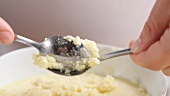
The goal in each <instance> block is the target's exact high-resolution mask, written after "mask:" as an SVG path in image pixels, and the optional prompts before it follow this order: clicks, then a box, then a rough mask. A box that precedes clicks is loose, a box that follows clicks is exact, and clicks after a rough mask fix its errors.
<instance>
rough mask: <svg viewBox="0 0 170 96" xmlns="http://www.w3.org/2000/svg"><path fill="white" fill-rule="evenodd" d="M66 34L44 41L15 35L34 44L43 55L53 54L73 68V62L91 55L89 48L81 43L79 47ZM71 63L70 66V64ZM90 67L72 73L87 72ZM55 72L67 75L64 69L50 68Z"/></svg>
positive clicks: (16, 37)
mask: <svg viewBox="0 0 170 96" xmlns="http://www.w3.org/2000/svg"><path fill="white" fill-rule="evenodd" d="M63 37H64V36H60V35H58V36H52V37H49V38H46V39H45V40H44V41H43V42H40V43H39V42H36V41H33V40H31V39H28V38H26V37H23V36H20V35H15V40H16V41H17V42H20V43H23V44H26V45H29V46H33V47H35V48H36V49H38V50H39V53H40V54H41V55H51V56H53V57H55V58H56V60H57V61H58V62H60V63H62V64H63V66H64V67H66V68H68V69H70V70H71V68H72V66H71V65H72V63H74V62H76V61H80V60H81V59H82V58H88V57H91V53H90V52H89V50H88V49H87V48H86V47H85V46H84V45H83V44H81V46H79V47H77V46H76V45H75V44H74V43H73V42H69V41H68V40H66V39H64V38H63ZM68 65H69V66H68ZM87 69H89V67H88V66H87V67H86V68H85V69H84V70H83V71H77V70H72V71H71V72H70V75H78V74H81V73H83V72H85V71H86V70H87ZM48 70H50V71H52V72H54V73H57V74H61V75H66V74H65V71H64V70H62V71H61V70H59V69H48Z"/></svg>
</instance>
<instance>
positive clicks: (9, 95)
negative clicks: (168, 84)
mask: <svg viewBox="0 0 170 96" xmlns="http://www.w3.org/2000/svg"><path fill="white" fill-rule="evenodd" d="M0 96H150V95H149V94H148V93H147V91H146V89H145V88H144V87H143V86H141V85H140V84H135V83H132V82H129V81H127V80H124V79H119V78H114V77H112V76H110V75H107V76H99V75H96V74H92V73H86V74H83V75H79V76H74V77H67V76H60V75H42V76H38V77H33V78H30V79H27V80H22V81H18V82H14V83H12V84H9V85H6V86H4V87H2V88H0Z"/></svg>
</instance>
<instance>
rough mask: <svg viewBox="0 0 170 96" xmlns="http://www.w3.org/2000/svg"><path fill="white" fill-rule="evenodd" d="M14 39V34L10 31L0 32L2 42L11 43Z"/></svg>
mask: <svg viewBox="0 0 170 96" xmlns="http://www.w3.org/2000/svg"><path fill="white" fill-rule="evenodd" d="M12 39H13V38H12V35H11V34H10V33H9V32H0V42H2V43H4V44H10V43H11V42H12Z"/></svg>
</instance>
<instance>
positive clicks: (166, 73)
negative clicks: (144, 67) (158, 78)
mask: <svg viewBox="0 0 170 96" xmlns="http://www.w3.org/2000/svg"><path fill="white" fill-rule="evenodd" d="M162 72H163V73H164V74H165V75H166V76H170V67H167V68H165V69H163V70H162Z"/></svg>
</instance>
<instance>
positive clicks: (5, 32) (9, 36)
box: [0, 18, 14, 44]
mask: <svg viewBox="0 0 170 96" xmlns="http://www.w3.org/2000/svg"><path fill="white" fill-rule="evenodd" d="M13 40H14V32H13V30H12V28H11V27H10V26H9V25H8V23H7V22H5V21H4V20H3V19H2V18H0V42H1V43H3V44H11V43H12V42H13Z"/></svg>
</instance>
